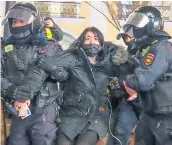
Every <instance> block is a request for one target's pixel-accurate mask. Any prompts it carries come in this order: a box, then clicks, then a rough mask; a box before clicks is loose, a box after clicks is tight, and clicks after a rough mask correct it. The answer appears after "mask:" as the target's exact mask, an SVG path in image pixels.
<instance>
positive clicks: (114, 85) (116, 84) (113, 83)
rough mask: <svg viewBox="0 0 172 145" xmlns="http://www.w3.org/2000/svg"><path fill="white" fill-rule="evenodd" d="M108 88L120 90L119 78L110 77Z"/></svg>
mask: <svg viewBox="0 0 172 145" xmlns="http://www.w3.org/2000/svg"><path fill="white" fill-rule="evenodd" d="M109 86H110V88H111V89H112V90H115V89H120V88H121V85H120V83H119V78H117V77H110V82H109Z"/></svg>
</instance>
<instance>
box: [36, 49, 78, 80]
mask: <svg viewBox="0 0 172 145" xmlns="http://www.w3.org/2000/svg"><path fill="white" fill-rule="evenodd" d="M75 63H76V59H75V57H74V55H73V54H72V53H70V52H67V51H64V52H63V53H62V54H60V55H56V56H54V57H51V58H43V59H41V60H40V61H39V64H38V67H40V68H41V69H43V70H44V71H46V72H47V73H48V74H50V75H51V77H52V78H53V79H56V80H57V81H58V82H63V81H66V80H67V79H68V78H69V77H70V71H71V69H72V67H73V66H74V64H75Z"/></svg>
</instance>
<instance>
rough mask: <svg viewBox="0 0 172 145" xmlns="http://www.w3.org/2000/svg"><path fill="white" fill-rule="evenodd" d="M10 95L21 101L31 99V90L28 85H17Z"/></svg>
mask: <svg viewBox="0 0 172 145" xmlns="http://www.w3.org/2000/svg"><path fill="white" fill-rule="evenodd" d="M12 97H13V99H15V100H17V101H21V102H23V101H26V100H31V99H32V98H33V92H32V91H31V89H30V88H28V87H25V86H18V87H16V88H15V90H14V92H13V95H12Z"/></svg>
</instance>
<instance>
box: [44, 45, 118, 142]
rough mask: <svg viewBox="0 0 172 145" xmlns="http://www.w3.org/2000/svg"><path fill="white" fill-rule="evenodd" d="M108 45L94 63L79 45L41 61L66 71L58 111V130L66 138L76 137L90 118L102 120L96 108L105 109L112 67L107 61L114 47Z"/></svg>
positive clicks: (113, 67) (113, 70) (112, 73)
mask: <svg viewBox="0 0 172 145" xmlns="http://www.w3.org/2000/svg"><path fill="white" fill-rule="evenodd" d="M108 46H109V44H108V45H107V46H106V47H105V48H104V51H102V52H101V53H100V54H99V57H98V58H97V64H96V65H92V64H90V62H89V61H88V59H87V56H86V55H85V52H84V50H83V49H82V48H79V49H72V50H68V51H66V52H64V53H63V54H62V55H59V56H58V57H56V58H54V59H51V58H49V59H47V60H45V63H49V65H51V66H53V65H54V66H56V68H58V67H63V68H64V69H65V70H66V71H67V72H68V79H67V83H66V85H65V87H64V93H63V103H62V105H61V112H60V115H61V118H62V123H61V124H60V130H61V131H62V132H63V133H65V134H66V135H67V136H68V137H69V138H70V139H73V138H74V137H76V135H78V134H79V133H80V132H81V130H83V129H84V128H85V126H86V125H87V123H88V122H89V121H91V120H92V119H93V118H94V119H95V118H97V119H99V120H100V121H102V122H103V119H102V118H103V116H101V115H100V113H99V112H98V111H97V110H98V108H99V107H104V108H108V107H107V106H108V103H107V100H106V97H105V94H106V89H107V84H108V81H109V77H110V76H113V75H114V72H115V69H116V66H114V64H113V63H111V61H110V60H111V59H110V56H111V54H112V53H115V50H116V47H115V46H112V45H111V47H108ZM107 47H108V48H107ZM53 62H54V63H53ZM108 111H109V110H107V111H104V112H108ZM100 116H101V117H100ZM107 129H108V128H107ZM101 132H103V130H101ZM98 134H99V133H98Z"/></svg>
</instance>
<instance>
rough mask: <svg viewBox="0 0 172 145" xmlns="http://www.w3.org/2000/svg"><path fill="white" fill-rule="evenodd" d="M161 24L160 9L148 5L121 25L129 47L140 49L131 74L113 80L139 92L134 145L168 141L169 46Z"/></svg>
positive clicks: (171, 118)
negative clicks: (138, 118)
mask: <svg viewBox="0 0 172 145" xmlns="http://www.w3.org/2000/svg"><path fill="white" fill-rule="evenodd" d="M163 26H164V25H163V20H162V16H161V13H160V11H159V10H158V9H156V8H154V7H152V6H143V7H139V8H137V9H136V10H135V11H134V12H133V13H131V14H130V16H129V18H128V19H127V21H126V23H125V25H124V26H123V30H125V32H127V33H128V34H129V37H131V38H133V43H132V45H131V46H132V48H137V49H140V50H141V51H142V57H141V61H140V65H139V67H137V68H136V69H135V71H134V73H133V74H130V75H127V76H125V77H123V78H119V80H118V82H117V81H116V83H115V84H116V86H118V87H119V88H120V89H122V88H123V82H126V84H127V86H128V87H130V88H131V89H134V90H136V91H138V92H140V93H141V100H140V101H141V104H142V106H143V110H144V111H143V112H142V113H141V116H140V120H139V123H138V125H137V128H136V139H135V144H136V145H152V144H156V145H170V144H172V138H171V130H172V109H171V108H172V97H171V96H172V94H171V86H172V80H171V79H172V78H171V70H172V65H171V63H172V49H171V48H172V45H171V43H170V42H169V41H168V39H170V38H171V37H170V36H169V35H168V34H167V33H166V32H165V31H163ZM126 39H127V38H126Z"/></svg>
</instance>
